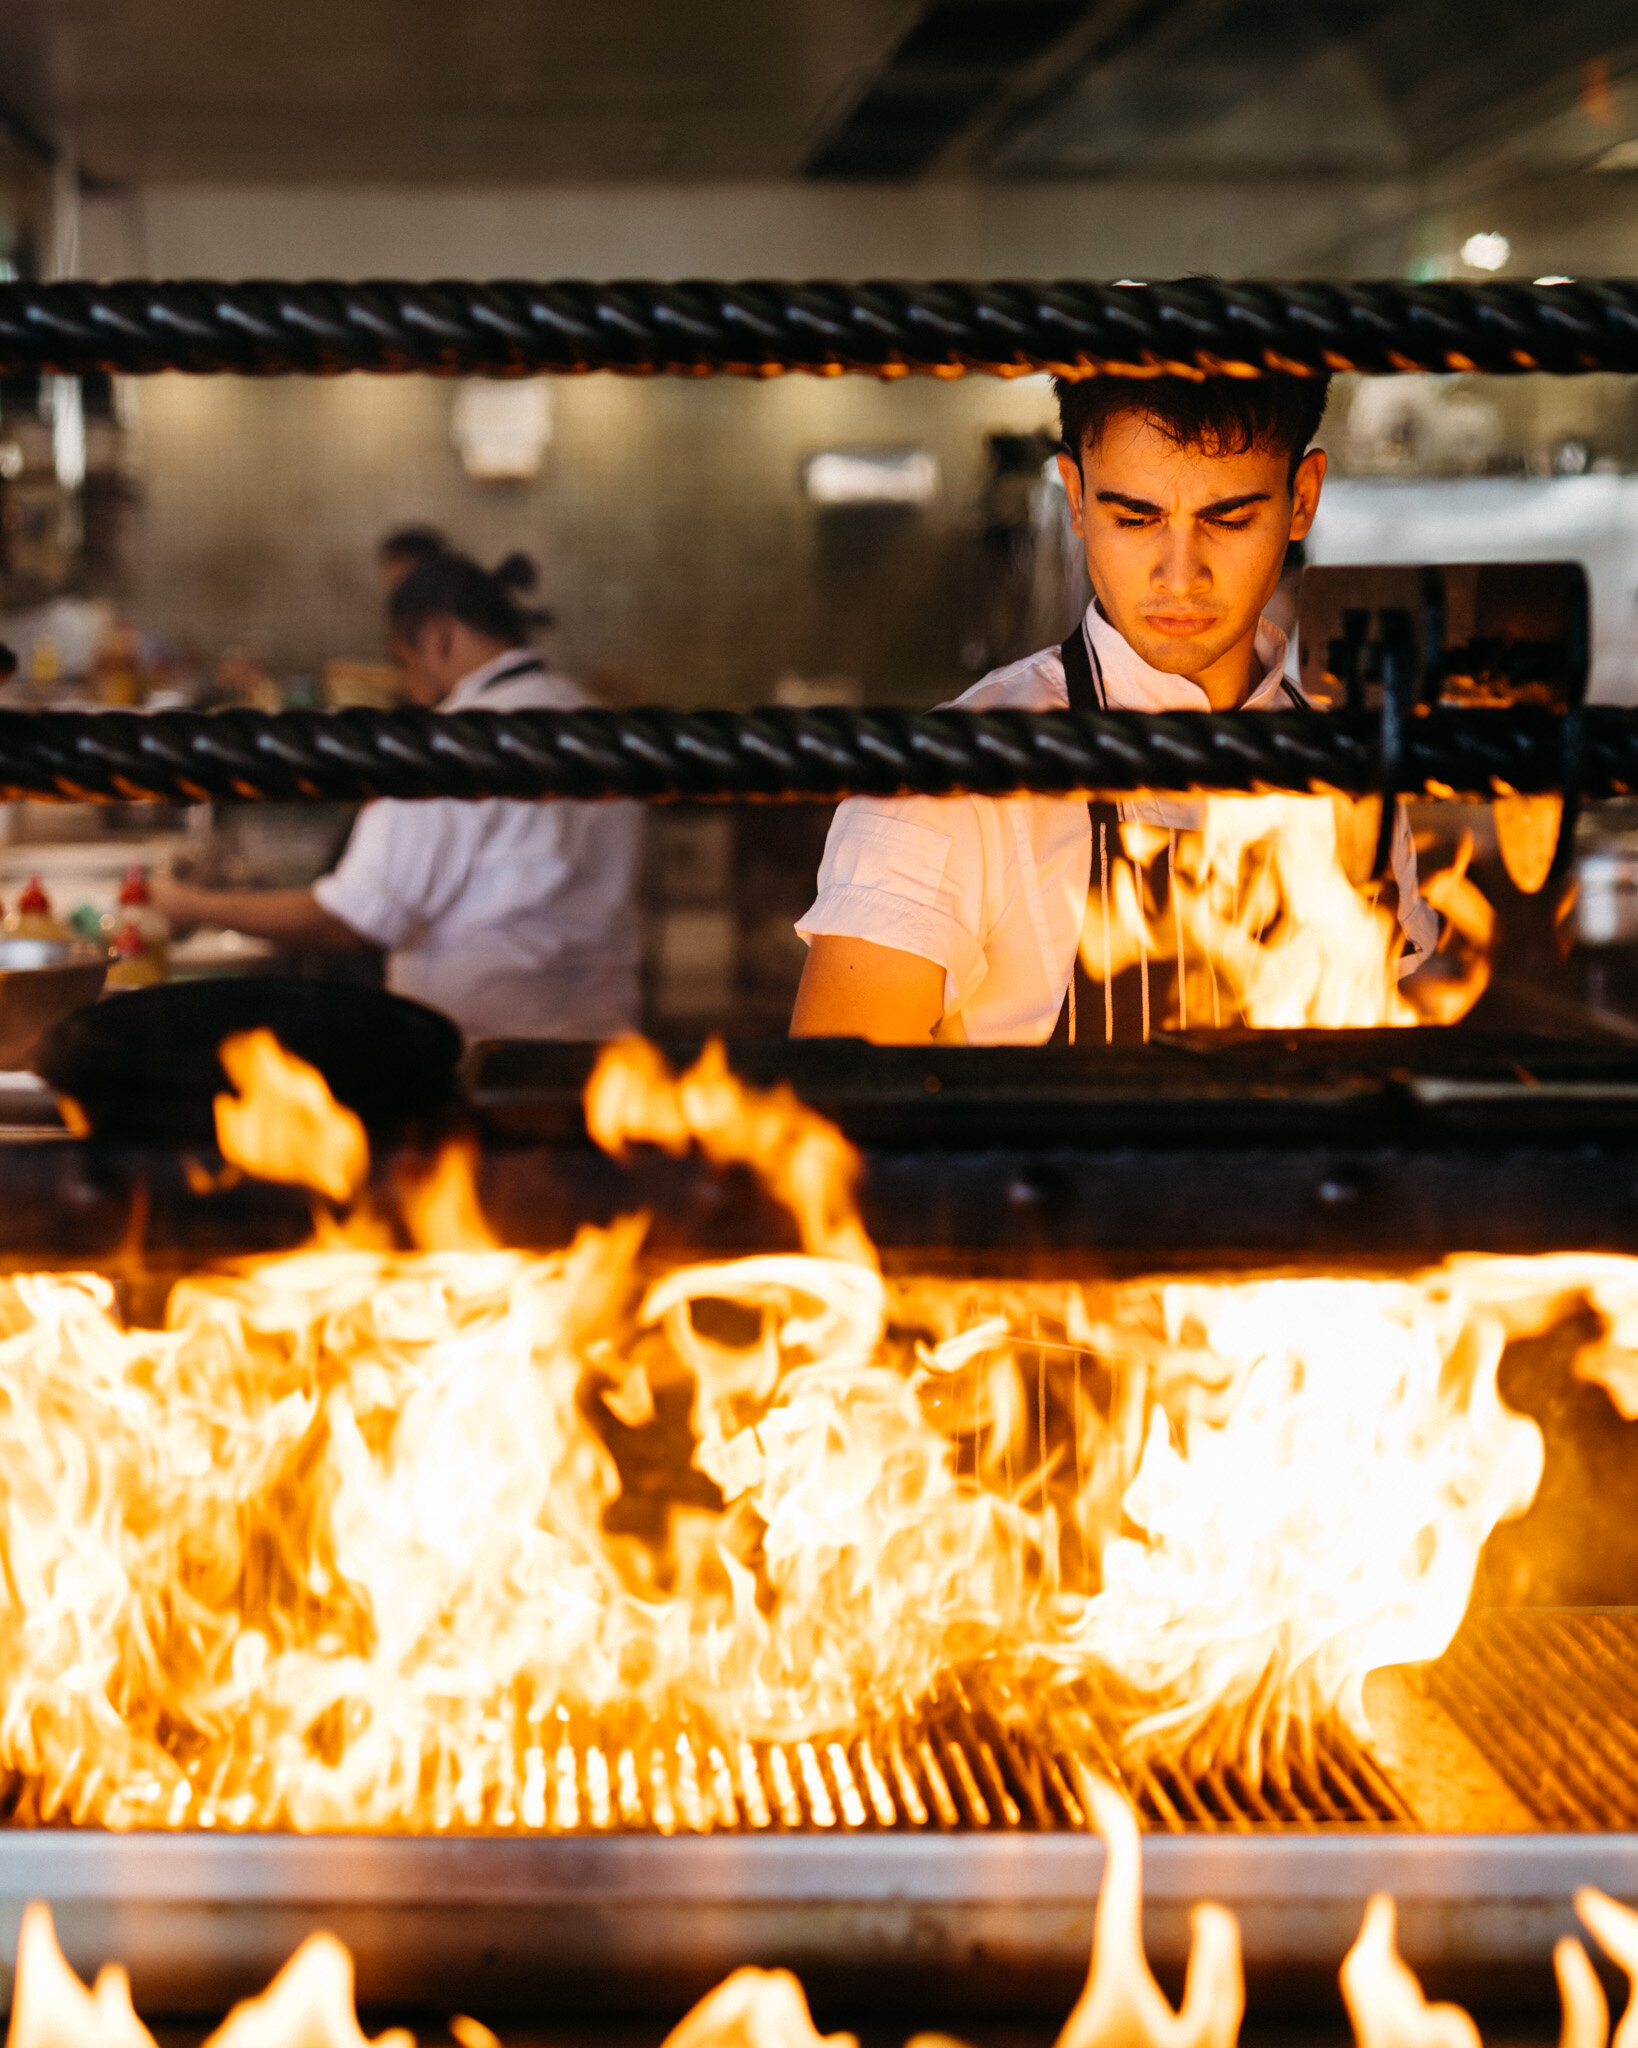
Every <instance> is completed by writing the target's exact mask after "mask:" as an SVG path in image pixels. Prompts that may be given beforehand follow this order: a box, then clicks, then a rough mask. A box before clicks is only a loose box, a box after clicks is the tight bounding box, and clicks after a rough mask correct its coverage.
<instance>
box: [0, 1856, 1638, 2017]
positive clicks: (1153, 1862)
mask: <svg viewBox="0 0 1638 2048" xmlns="http://www.w3.org/2000/svg"><path fill="white" fill-rule="evenodd" d="M1144 1854H1145V1877H1146V1888H1147V1906H1146V1919H1145V1925H1146V1930H1147V1937H1148V1941H1149V1946H1150V1954H1151V1957H1152V1959H1153V1961H1154V1963H1155V1965H1156V1968H1157V1971H1158V1972H1159V1973H1160V1974H1161V1975H1162V1978H1163V1979H1166V1978H1172V1979H1175V1978H1176V1977H1177V1975H1178V1974H1179V1973H1180V1969H1181V1965H1182V1962H1183V1959H1184V1957H1185V1955H1186V1952H1187V1942H1188V1915H1189V1909H1190V1907H1191V1906H1192V1905H1193V1904H1194V1903H1195V1902H1196V1901H1198V1900H1201V1899H1206V1898H1213V1899H1217V1900H1220V1901H1221V1902H1222V1903H1223V1904H1225V1905H1227V1906H1229V1907H1231V1908H1232V1909H1233V1910H1234V1911H1235V1912H1236V1913H1237V1914H1238V1916H1239V1919H1240V1924H1241V1929H1242V1933H1243V1936H1244V1940H1245V1952H1246V1962H1247V1974H1248V1978H1249V1980H1250V1983H1251V1987H1252V1999H1253V2009H1254V2010H1260V2011H1263V2012H1270V2011H1273V2010H1275V2009H1276V2008H1286V2009H1289V2008H1291V2007H1293V2006H1297V2007H1302V2006H1307V2007H1310V2008H1311V2007H1313V2006H1315V2005H1324V2004H1327V2003H1330V2002H1332V2001H1334V1997H1335V1977H1336V1969H1337V1966H1338V1964H1339V1963H1340V1961H1341V1959H1342V1955H1343V1952H1344V1951H1345V1950H1346V1948H1347V1947H1348V1945H1349V1943H1350V1942H1351V1941H1352V1940H1353V1937H1354V1935H1355V1933H1356V1932H1357V1930H1358V1926H1359V1921H1360V1915H1361V1913H1362V1911H1363V1908H1364V1903H1365V1900H1366V1898H1367V1897H1368V1896H1369V1894H1370V1893H1371V1892H1373V1891H1376V1890H1379V1889H1386V1890H1389V1891H1391V1892H1393V1893H1394V1894H1395V1895H1396V1897H1397V1898H1398V1900H1399V1906H1400V1924H1401V1940H1402V1945H1403V1948H1404V1952H1405V1954H1406V1956H1407V1958H1408V1959H1409V1960H1410V1961H1411V1962H1412V1963H1413V1964H1414V1965H1415V1966H1416V1967H1417V1968H1418V1969H1420V1970H1422V1971H1424V1972H1425V1974H1426V1976H1427V1980H1428V1982H1429V1985H1430V1988H1432V1989H1434V1990H1437V1991H1443V1992H1446V1993H1457V1994H1461V1995H1466V1996H1468V1997H1470V1998H1474V1997H1477V1998H1478V1999H1479V2000H1480V2001H1481V2002H1494V2000H1495V1999H1497V1998H1499V1997H1503V1996H1505V1997H1506V1998H1508V1999H1509V2000H1517V1999H1519V1998H1521V1997H1523V1998H1526V1999H1539V2000H1542V2001H1546V2000H1549V1999H1550V1998H1551V1995H1552V1994H1551V1973H1550V1960H1549V1959H1550V1954H1551V1948H1552V1943H1553V1941H1554V1939H1555V1938H1556V1937H1557V1936H1558V1935H1559V1934H1561V1933H1565V1932H1567V1931H1569V1930H1570V1929H1571V1927H1572V1925H1573V1916H1572V1913H1571V1907H1570V1897H1571V1893H1572V1892H1573V1891H1574V1889H1575V1888H1576V1886H1578V1885H1581V1884H1587V1883H1591V1884H1597V1885H1600V1886H1602V1887H1603V1888H1604V1889H1605V1890H1606V1891H1609V1892H1611V1893H1613V1894H1614V1895H1615V1896H1616V1897H1623V1898H1626V1899H1628V1900H1631V1901H1634V1902H1638V1835H1592V1836H1586V1835H1583V1836H1551V1835H1513V1836H1497V1835H1488V1836H1484V1835H1480V1836H1474V1835H1415V1834H1404V1835H1392V1834H1378V1835H1370V1836H1362V1835H1344V1834H1333V1835H1319V1836H1313V1837H1300V1836H1261V1837H1258V1836H1252V1837H1227V1836H1183V1837H1164V1836H1151V1837H1148V1838H1147V1839H1146V1841H1145V1851H1144ZM1101 1870H1102V1850H1101V1846H1100V1845H1099V1843H1098V1842H1096V1841H1095V1840H1092V1839H1089V1838H1087V1837H1085V1836H1078V1835H1070V1834H1052V1835H1028V1834H1022V1833H1020V1834H1006V1835H1002V1834H997V1835H990V1836H984V1835H955V1834H951V1835H944V1836H901V1835H891V1834H882V1835H856V1836H852V1837H848V1836H813V1835H761V1836H710V1837H705V1838H678V1839H673V1840H669V1841H665V1840H654V1839H652V1838H648V1839H645V1838H642V1837H632V1836H625V1837H608V1838H598V1837H584V1836H582V1837H555V1838H543V1839H539V1840H517V1839H515V1838H514V1839H487V1840H450V1839H437V1840H428V1839H405V1838H392V1837H386V1838H381V1837H378V1838H359V1837H317V1838H299V1837H289V1836H239V1837H212V1836H199V1835H166V1836H135V1835H133V1836H108V1835H99V1834H92V1833H73V1832H69V1831H66V1830H64V1831H56V1830H41V1831H38V1832H31V1831H24V1830H17V1831H14V1832H11V1833H7V1834H0V1948H3V1950H4V1952H5V1953H6V1954H7V1955H8V1956H9V1955H10V1954H11V1953H12V1951H13V1949H14V1946H15V1940H16V1930H17V1924H18V1920H19V1917H20V1915H21V1912H22V1909H23V1906H24V1904H25V1903H26V1901H27V1900H29V1899H30V1898H46V1899H48V1900H49V1901H50V1902H51V1904H52V1907H53V1910H54V1911H55V1913H56V1916H57V1922H58V1928H59V1931H60V1934H61V1936H62V1939H63V1942H64V1946H65V1948H66V1949H67V1951H68V1953H69V1956H70V1958H71V1960H72V1961H73V1962H74V1964H75V1965H76V1967H77V1968H79V1969H80V1970H81V1971H82V1972H84V1973H87V1974H89V1972H90V1971H91V1970H93V1969H94V1968H95V1967H96V1966H97V1965H98V1964H99V1963H101V1962H103V1961H105V1960H110V1959H115V1958H117V1959H119V1960H120V1961H123V1962H124V1963H125V1964H126V1965H127V1966H128V1967H129V1969H130V1971H131V1975H132V1979H133V1983H134V1987H135V1992H136V1998H137V2004H138V2009H139V2010H143V2011H146V2012H148V2013H216V2012H220V2011H221V2010H222V2009H223V2008H224V2007H225V2005H226V2004H228V2003H229V2002H230V2001H231V2000H232V1999H233V1998H236V1997H239V1996H242V1995H244V1994H245V1993H247V1992H250V1991H252V1990H255V1989H257V1988H259V1987H260V1986H261V1985H263V1984H264V1983H265V1982H266V1981H267V1979H268V1978H269V1977H270V1976H271V1975H272V1974H273V1972H274V1971H275V1970H276V1969H277V1967H278V1966H279V1964H280V1963H281V1962H282V1961H283V1960H284V1959H285V1957H286V1956H287V1955H288V1954H289V1953H290V1951H291V1950H292V1949H293V1948H294V1947H295V1945H296V1943H297V1942H298V1941H299V1940H300V1939H301V1938H302V1936H303V1935H305V1934H307V1933H309V1932H311V1931H312V1930H313V1929H315V1928H320V1927H327V1928H329V1929H331V1930H332V1931H333V1932H335V1933H336V1934H338V1935H340V1936H341V1937H342V1939H343V1940H345V1941H346V1942H347V1943H348V1944H349V1946H350V1947H351V1948H352V1949H353V1951H354V1953H355V1955H356V1957H357V1960H358V1970H359V1996H360V2000H361V2002H362V2003H364V2004H366V2005H374V2006H381V2005H393V2006H399V2007H411V2006H413V2007H420V2008H424V2009H428V2010H430V2011H432V2012H436V2013H440V2014H447V2013H450V2012H455V2011H471V2010H475V2011H477V2012H478V2013H480V2014H482V2015H484V2016H524V2017H532V2018H533V2019H535V2020H536V2021H537V2022H538V2021H542V2020H544V2019H545V2018H547V2017H549V2016H550V2017H561V2016H564V2015H566V2014H571V2013H585V2012H595V2013H596V2014H597V2015H598V2016H599V2017H602V2018H605V2019H608V2018H614V2017H618V2016H621V2015H629V2014H632V2013H654V2014H664V2013H673V2014H674V2013H676V2012H678V2011H680V2010H681V2009H682V2008H683V2006H685V2005H686V2004H687V2003H688V2001H689V2000H690V1999H692V1998H693V1997H695V1996H697V1995H698V1994H699V1993H700V1992H701V1991H703V1990H705V1989H706V1988H708V1987H709V1986H710V1985H711V1984H712V1983H714V1982H715V1981H717V1979H719V1978H720V1977H722V1976H723V1975H725V1974H726V1973H727V1971H729V1970H730V1969H732V1968H734V1967H735V1966H736V1965H738V1964H740V1963H746V1962H754V1963H762V1964H768V1965H771V1964H776V1963H777V1964H785V1965H788V1966H789V1967H790V1968H792V1969H795V1970H796V1971H797V1972H798V1973H799V1974H800V1975H801V1976H802V1977H803V1978H804V1980H805V1981H806V1982H807V1984H808V1985H809V1988H810V1990H811V1991H812V1992H813V1993H814V1994H815V1995H816V1996H817V1997H818V1998H819V1999H820V2000H822V2001H827V2002H828V2006H827V2009H840V2010H845V2011H847V2012H849V2013H853V2014H858V2013H859V2012H861V2011H863V2010H870V2011H874V2012H877V2013H884V2014H885V2013H887V2012H892V2013H893V2014H894V2015H895V2016H896V2015H899V2014H902V2015H904V2016H905V2017H906V2018H907V2019H910V2020H913V2021H919V2022H920V2023H922V2024H930V2023H932V2022H933V2021H934V2020H938V2019H943V2020H946V2021H950V2020H954V2021H955V2022H956V2023H959V2022H960V2020H961V2018H962V2016H963V2015H968V2016H970V2015H972V2014H973V2013H975V2012H979V2011H986V2012H992V2013H994V2012H1014V2013H1020V2014H1022V2013H1033V2014H1037V2015H1040V2016H1042V2017H1049V2018H1051V2017H1057V2018H1061V2017H1062V2015H1063V2014H1064V2013H1065V2012H1066V2011H1067V2010H1068V2005H1069V2001H1070V2000H1071V1999H1072V1997H1073V1995H1074V1992H1075V1989H1076V1987H1077V1985H1078V1983H1079V1981H1080V1979H1081V1976H1082V1974H1083V1973H1084V1970H1085V1967H1086V1958H1087V1955H1088V1952H1089V1948H1090V1943H1091V1932H1092V1910H1093V1904H1094V1900H1095V1898H1096V1894H1097V1886H1098V1881H1099V1876H1100V1873H1101Z"/></svg>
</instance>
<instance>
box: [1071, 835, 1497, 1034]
mask: <svg viewBox="0 0 1638 2048" xmlns="http://www.w3.org/2000/svg"><path fill="white" fill-rule="evenodd" d="M1194 808H1196V809H1197V810H1198V811H1199V814H1200V820H1201V822H1200V824H1199V827H1198V829H1194V830H1186V831H1171V830H1167V829H1163V828H1162V827H1160V826H1158V825H1153V824H1146V823H1142V822H1130V823H1127V824H1124V825H1122V826H1121V827H1120V843H1119V845H1117V846H1113V847H1110V848H1109V849H1108V851H1109V854H1110V860H1109V865H1108V871H1107V874H1105V873H1104V871H1103V868H1102V865H1101V863H1100V860H1099V857H1098V852H1097V850H1096V849H1094V854H1093V875H1092V888H1091V891H1090V893H1089V895H1088V898H1087V909H1086V919H1085V923H1084V926H1083V928H1082V934H1081V960H1082V963H1083V965H1084V966H1085V968H1086V971H1087V973H1088V974H1089V975H1090V976H1091V977H1092V978H1093V979H1094V980H1096V981H1102V980H1104V979H1105V978H1106V977H1107V976H1109V975H1120V974H1122V973H1125V972H1127V971H1128V970H1130V969H1133V968H1136V969H1137V970H1138V971H1139V973H1140V974H1141V975H1142V976H1143V979H1144V985H1145V998H1144V1009H1145V1015H1146V1016H1147V1015H1148V1011H1149V997H1148V987H1149V981H1150V976H1151V974H1152V973H1153V971H1154V970H1155V969H1156V968H1157V967H1160V966H1163V965H1164V966H1166V967H1167V968H1168V969H1169V972H1168V973H1167V975H1166V977H1165V980H1164V982H1163V983H1162V982H1160V981H1158V980H1157V981H1156V983H1155V1001H1156V1012H1155V1015H1154V1020H1153V1021H1154V1024H1155V1026H1156V1027H1157V1028H1158V1027H1160V1026H1162V1025H1165V1026H1168V1027H1173V1028H1176V1029H1180V1030H1186V1029H1187V1028H1188V1027H1189V1026H1190V1025H1191V1024H1192V1025H1193V1026H1194V1027H1195V1028H1196V1029H1199V1028H1202V1027H1209V1028H1212V1029H1220V1028H1222V1027H1223V1026H1225V1025H1231V1024H1245V1025H1249V1026H1251V1027H1252V1028H1253V1029H1257V1030H1293V1029H1297V1028H1308V1029H1340V1028H1344V1027H1355V1026H1359V1027H1363V1026H1374V1025H1384V1024H1395V1025H1410V1024H1418V1023H1423V1022H1434V1023H1440V1024H1451V1023H1455V1022H1456V1021H1457V1019H1458V1018H1460V1017H1462V1016H1465V1015H1466V1013H1467V1012H1468V1010H1470V1009H1471V1008H1472V1007H1473V1005H1474V1003H1476V1002H1477V1001H1478V999H1479V997H1480V996H1481V995H1482V994H1483V992H1484V989H1485V987H1486V985H1487V983H1488V980H1489V973H1490V970H1489V964H1488V960H1487V957H1486V955H1487V951H1488V948H1489V946H1490V944H1491V941H1492V938H1493V924H1494V920H1493V917H1491V914H1490V907H1489V905H1488V904H1487V903H1486V902H1485V899H1484V898H1483V896H1481V895H1480V893H1479V891H1478V889H1477V888H1476V887H1475V886H1474V884H1473V883H1472V882H1471V881H1469V880H1467V879H1466V870H1467V863H1468V859H1469V858H1470V857H1471V845H1470V844H1469V846H1468V847H1467V849H1466V850H1465V851H1463V852H1460V853H1459V854H1458V856H1457V860H1456V863H1455V865H1454V866H1453V867H1452V869H1450V870H1448V871H1446V873H1445V874H1441V875H1435V876H1434V877H1432V879H1431V880H1430V881H1429V882H1428V884H1427V885H1426V887H1425V888H1424V890H1423V894H1424V895H1425V896H1426V897H1427V899H1428V901H1429V902H1430V903H1432V904H1433V906H1434V907H1435V908H1436V909H1437V910H1438V911H1439V912H1440V913H1441V915H1442V916H1444V917H1445V919H1446V921H1447V923H1446V929H1445V931H1444V933H1443V934H1442V936H1441V940H1440V949H1441V951H1442V952H1444V953H1445V954H1446V956H1447V959H1446V963H1445V964H1447V965H1449V966H1452V967H1454V968H1455V969H1456V971H1455V972H1453V973H1447V974H1446V975H1445V977H1444V978H1443V979H1442V980H1436V979H1432V978H1429V977H1424V981H1426V982H1427V984H1428V985H1427V986H1426V987H1424V983H1423V982H1421V981H1419V982H1418V983H1416V984H1414V986H1415V988H1416V991H1417V993H1416V997H1415V1000H1414V1001H1412V1000H1411V999H1410V998H1409V997H1408V996H1407V995H1406V994H1404V993H1402V992H1401V990H1400V988H1399V986H1398V976H1399V973H1400V971H1401V969H1400V964H1399V963H1400V956H1401V953H1402V949H1403V944H1404V941H1403V938H1402V936H1401V934H1400V930H1399V926H1398V922H1397V920H1396V918H1395V916H1394V914H1393V912H1392V911H1391V910H1390V909H1389V908H1387V906H1386V905H1384V904H1383V903H1381V902H1380V901H1378V892H1377V890H1376V887H1375V885H1374V884H1369V883H1360V884H1357V885H1356V882H1355V880H1354V879H1351V871H1352V872H1353V873H1355V874H1357V873H1358V871H1359V869H1360V866H1361V860H1360V848H1361V846H1363V847H1364V860H1363V865H1364V866H1365V867H1366V868H1368V866H1369V856H1370V853H1371V851H1372V850H1374V844H1375V817H1376V812H1375V807H1374V806H1373V805H1372V803H1371V802H1370V801H1369V800H1365V801H1363V802H1359V803H1356V802H1354V801H1353V800H1351V799H1349V798H1347V797H1342V796H1317V797H1306V796H1251V797H1241V796H1215V797H1211V798H1208V799H1206V800H1204V801H1203V802H1202V803H1200V804H1199V805H1197V806H1195V807H1194ZM1179 962H1181V972H1179V971H1178V963H1179ZM1162 990H1164V995H1165V1004H1166V1007H1165V1012H1164V1014H1161V1013H1160V1009H1159V1004H1160V999H1161V993H1162ZM1084 1028H1090V1030H1091V1031H1092V1033H1093V1034H1094V1035H1095V1034H1096V1031H1097V1028H1098V1022H1097V1020H1096V1019H1095V1018H1094V1019H1092V1020H1089V1026H1088V1027H1083V1029H1084Z"/></svg>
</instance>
